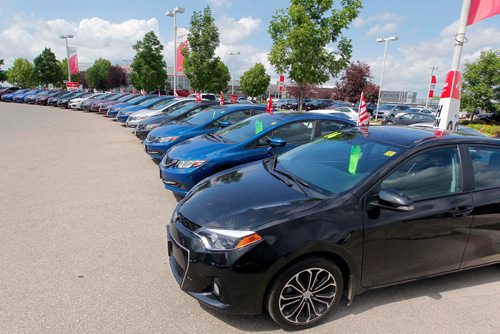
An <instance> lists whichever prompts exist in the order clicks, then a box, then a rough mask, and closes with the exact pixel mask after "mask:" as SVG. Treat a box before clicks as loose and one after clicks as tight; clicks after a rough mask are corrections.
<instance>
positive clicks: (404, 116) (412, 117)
mask: <svg viewBox="0 0 500 334" xmlns="http://www.w3.org/2000/svg"><path fill="white" fill-rule="evenodd" d="M401 119H403V120H411V119H415V115H414V114H404V115H402V116H401Z"/></svg>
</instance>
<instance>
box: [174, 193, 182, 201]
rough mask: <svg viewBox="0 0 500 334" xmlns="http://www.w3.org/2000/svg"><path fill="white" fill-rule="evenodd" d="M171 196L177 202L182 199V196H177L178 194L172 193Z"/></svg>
mask: <svg viewBox="0 0 500 334" xmlns="http://www.w3.org/2000/svg"><path fill="white" fill-rule="evenodd" d="M173 194H174V197H175V200H176V201H177V202H180V201H182V199H183V198H184V196H182V195H179V194H176V193H173Z"/></svg>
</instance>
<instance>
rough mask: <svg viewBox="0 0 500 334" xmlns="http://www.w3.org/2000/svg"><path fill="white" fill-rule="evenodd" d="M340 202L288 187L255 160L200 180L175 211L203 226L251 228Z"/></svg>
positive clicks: (261, 163) (293, 217)
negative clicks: (315, 196)
mask: <svg viewBox="0 0 500 334" xmlns="http://www.w3.org/2000/svg"><path fill="white" fill-rule="evenodd" d="M348 196H352V195H348ZM342 203H345V199H343V200H342V201H339V200H336V199H335V198H332V199H320V198H314V197H311V196H308V195H306V194H305V193H304V192H302V191H301V190H299V189H298V188H297V187H296V186H293V187H289V186H287V185H286V184H285V183H284V182H283V181H280V180H279V179H277V178H276V177H274V176H273V175H271V174H270V173H269V172H268V171H267V170H266V169H265V168H264V166H263V162H262V161H257V162H252V163H249V164H246V165H243V166H239V167H236V168H233V169H229V170H227V171H224V172H221V173H218V174H215V175H214V176H212V177H210V178H207V179H205V180H203V181H201V182H200V183H198V184H197V185H196V186H195V187H194V188H193V190H191V191H190V192H189V193H188V195H187V196H186V198H185V199H184V200H183V201H181V202H180V203H179V206H178V208H177V212H176V213H177V214H181V215H182V216H184V217H185V218H187V219H189V220H191V221H192V222H194V223H196V224H198V225H200V226H204V227H212V228H223V229H236V230H252V229H255V228H257V227H258V226H261V225H265V224H271V223H279V222H283V221H288V220H291V219H298V218H301V217H305V216H307V215H310V214H311V213H312V212H316V211H317V210H319V209H320V208H321V207H322V206H325V207H326V206H328V207H331V206H332V205H333V206H339V207H340V206H341V205H342Z"/></svg>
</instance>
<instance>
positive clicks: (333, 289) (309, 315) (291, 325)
mask: <svg viewBox="0 0 500 334" xmlns="http://www.w3.org/2000/svg"><path fill="white" fill-rule="evenodd" d="M343 286H344V282H343V278H342V273H341V272H340V270H339V268H338V267H337V266H336V265H335V263H333V262H332V261H330V260H328V259H326V258H307V259H304V260H301V261H299V262H297V263H295V264H293V265H291V266H290V267H289V268H287V269H286V270H285V271H284V272H283V273H281V274H280V275H279V276H278V277H277V278H276V280H275V281H274V283H273V284H272V286H271V288H270V290H269V294H268V298H267V310H268V312H269V315H270V316H271V318H272V319H273V320H274V321H275V322H276V323H277V324H278V325H280V326H281V327H282V328H284V329H291V330H297V329H304V328H309V327H312V326H315V325H316V324H317V323H318V322H319V321H320V320H321V319H323V318H324V316H325V315H326V314H328V313H329V312H330V311H331V310H332V309H334V308H335V306H336V305H337V304H338V302H339V301H340V298H341V297H342V291H343Z"/></svg>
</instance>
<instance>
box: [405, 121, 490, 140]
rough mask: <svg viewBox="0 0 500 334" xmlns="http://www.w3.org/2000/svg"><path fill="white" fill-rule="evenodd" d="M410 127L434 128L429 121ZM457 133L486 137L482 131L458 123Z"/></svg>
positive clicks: (432, 123)
mask: <svg viewBox="0 0 500 334" xmlns="http://www.w3.org/2000/svg"><path fill="white" fill-rule="evenodd" d="M409 126H410V127H412V128H420V129H432V130H433V129H434V122H431V123H416V124H411V125H409ZM457 133H458V134H461V135H464V136H479V137H488V136H487V135H485V134H484V133H482V132H480V131H477V130H476V129H472V128H469V127H468V126H464V125H459V126H458V129H457Z"/></svg>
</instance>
